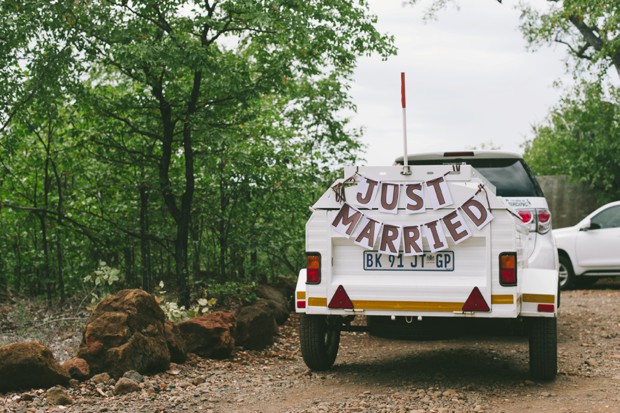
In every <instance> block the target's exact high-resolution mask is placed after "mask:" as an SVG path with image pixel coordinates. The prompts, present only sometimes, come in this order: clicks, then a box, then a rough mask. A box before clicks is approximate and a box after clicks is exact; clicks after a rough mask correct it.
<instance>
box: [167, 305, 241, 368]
mask: <svg viewBox="0 0 620 413" xmlns="http://www.w3.org/2000/svg"><path fill="white" fill-rule="evenodd" d="M177 326H178V327H179V331H180V332H181V336H182V337H183V341H184V342H185V349H186V351H187V352H188V353H195V354H197V355H199V356H201V357H210V358H226V357H229V356H230V354H231V353H232V351H233V349H234V347H235V339H234V335H235V330H236V328H237V321H236V319H235V316H234V315H233V314H230V313H224V312H221V311H218V312H215V313H211V314H205V315H203V316H200V317H196V318H192V319H189V320H185V321H182V322H180V323H179V324H177Z"/></svg>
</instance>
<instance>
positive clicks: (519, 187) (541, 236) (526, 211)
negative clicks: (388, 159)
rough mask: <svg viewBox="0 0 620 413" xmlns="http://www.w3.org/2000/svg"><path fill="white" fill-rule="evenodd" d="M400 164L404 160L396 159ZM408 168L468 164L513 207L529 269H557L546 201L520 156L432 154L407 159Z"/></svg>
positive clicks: (466, 152)
mask: <svg viewBox="0 0 620 413" xmlns="http://www.w3.org/2000/svg"><path fill="white" fill-rule="evenodd" d="M396 163H397V164H399V165H402V164H403V157H400V158H398V159H396ZM408 163H409V165H451V164H467V165H471V166H473V167H474V168H476V170H477V171H479V172H480V173H481V174H482V175H483V176H484V177H485V178H486V179H488V180H489V181H490V182H491V183H492V184H493V185H494V186H495V188H496V191H497V192H496V195H497V196H499V197H502V198H503V199H504V200H505V201H506V202H507V203H508V204H509V205H510V206H512V207H513V208H514V209H515V210H516V211H517V213H518V214H519V216H520V217H521V219H522V220H523V222H524V223H525V224H526V225H528V228H529V241H530V242H529V246H528V251H527V256H528V261H529V266H530V267H535V268H548V269H551V268H554V269H557V268H558V261H557V254H556V252H555V241H554V238H553V235H552V233H551V213H550V211H549V206H548V205H547V200H546V199H545V196H544V194H543V192H542V190H541V188H540V185H539V184H538V182H537V181H536V178H535V177H534V176H533V174H532V172H531V171H530V169H529V167H528V166H527V164H526V163H525V161H524V160H523V158H522V157H521V155H518V154H515V153H510V152H501V151H462V152H433V153H425V154H419V155H409V157H408Z"/></svg>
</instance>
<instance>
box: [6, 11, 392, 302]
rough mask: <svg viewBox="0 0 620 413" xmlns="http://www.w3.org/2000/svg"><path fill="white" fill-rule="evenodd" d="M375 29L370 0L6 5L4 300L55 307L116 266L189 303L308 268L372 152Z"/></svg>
mask: <svg viewBox="0 0 620 413" xmlns="http://www.w3.org/2000/svg"><path fill="white" fill-rule="evenodd" d="M35 3H36V4H35ZM375 23H376V18H375V17H374V16H373V15H372V14H370V13H369V10H368V5H367V3H366V2H365V1H354V2H350V1H345V0H337V1H324V0H314V1H309V2H295V1H294V2H291V1H288V0H286V1H285V0H268V1H264V2H252V1H245V0H224V1H220V2H210V1H206V2H205V1H193V0H180V1H171V0H167V1H157V2H154V1H151V0H137V1H132V2H115V1H113V2H110V1H103V0H93V1H89V2H87V3H83V2H79V1H78V2H75V1H60V2H25V3H24V2H23V1H20V0H5V1H3V2H1V3H0V39H2V41H1V42H0V88H1V89H2V90H3V94H2V96H1V97H0V141H1V142H0V143H1V144H0V205H2V210H1V211H0V212H1V213H0V224H1V225H2V227H3V228H6V230H5V231H4V232H3V233H2V234H0V247H2V248H3V251H7V253H3V254H2V256H1V257H0V261H1V264H0V265H1V266H0V269H1V270H2V272H1V273H2V274H9V275H8V277H4V278H0V288H6V287H3V286H4V285H5V284H6V285H10V287H11V288H14V289H17V290H22V291H27V292H28V293H29V294H32V295H39V294H43V293H46V294H47V296H48V299H50V298H51V294H52V293H53V292H54V291H64V289H65V285H66V289H67V290H68V291H76V290H79V289H80V287H81V282H82V278H83V274H84V273H87V272H90V271H91V270H92V268H94V267H96V266H97V263H98V262H99V261H105V262H107V263H109V265H110V267H113V268H118V269H119V270H120V271H122V273H123V274H124V275H125V277H124V280H123V286H128V287H136V286H142V287H143V288H145V289H147V290H152V284H153V280H155V279H157V280H160V279H161V280H164V281H165V282H166V284H167V285H168V286H170V287H172V288H175V289H177V290H178V291H179V292H182V294H181V300H182V301H184V302H185V304H186V308H188V305H189V302H187V300H186V299H188V298H189V294H186V293H187V288H186V287H187V285H189V284H190V283H191V282H194V281H206V282H207V284H210V283H211V281H214V280H218V281H219V282H223V281H226V280H237V281H240V282H241V281H244V282H251V281H254V280H262V281H264V280H266V279H268V278H269V277H271V276H273V275H279V274H281V273H289V274H294V273H296V272H297V271H298V268H299V267H300V266H301V265H303V259H304V256H303V250H304V238H303V230H304V222H305V220H306V218H307V216H308V206H309V205H310V204H311V203H312V202H313V201H314V199H315V197H316V196H317V195H318V194H319V193H320V192H322V191H323V190H324V189H325V188H326V187H327V185H328V182H327V180H328V179H329V174H330V171H331V170H332V169H333V167H334V165H336V164H339V163H351V162H353V161H354V160H355V159H356V157H357V155H358V151H359V149H360V142H359V131H356V130H352V129H351V128H350V127H349V125H348V120H347V119H346V118H343V117H341V116H340V113H343V109H345V110H346V109H354V105H353V104H352V102H351V100H350V96H349V83H350V79H351V76H352V73H353V69H354V67H355V64H356V61H357V58H358V57H359V56H362V55H368V54H372V53H377V54H379V55H381V56H383V57H387V56H389V55H390V54H392V53H394V47H393V45H392V39H391V38H390V37H389V36H386V35H383V34H381V33H379V32H378V31H377V30H376V29H375V27H374V25H375ZM93 279H96V278H93ZM104 284H105V283H104ZM101 285H103V284H101ZM114 285H117V284H116V283H115V284H114Z"/></svg>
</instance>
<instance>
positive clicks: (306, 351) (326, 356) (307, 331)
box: [299, 314, 340, 371]
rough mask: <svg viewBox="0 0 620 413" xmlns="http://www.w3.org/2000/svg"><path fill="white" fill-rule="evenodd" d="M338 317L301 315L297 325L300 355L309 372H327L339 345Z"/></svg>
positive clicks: (332, 363) (334, 359)
mask: <svg viewBox="0 0 620 413" xmlns="http://www.w3.org/2000/svg"><path fill="white" fill-rule="evenodd" d="M339 318H340V317H327V316H321V315H307V314H302V315H301V318H300V324H299V339H300V341H301V355H302V357H303V358H304V362H305V363H306V366H308V367H309V368H310V370H315V371H321V370H328V369H330V368H331V367H332V366H333V365H334V362H335V361H336V356H337V355H338V346H339V345H340V323H339Z"/></svg>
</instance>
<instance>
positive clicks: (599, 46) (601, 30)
mask: <svg viewBox="0 0 620 413" xmlns="http://www.w3.org/2000/svg"><path fill="white" fill-rule="evenodd" d="M548 4H549V7H548V8H546V9H545V10H544V11H541V10H540V8H538V7H533V6H532V5H528V4H527V3H522V5H521V13H522V14H521V31H522V33H523V34H524V36H525V38H526V40H527V41H528V43H529V44H530V45H531V46H533V47H538V46H540V45H544V44H551V43H560V44H563V45H565V46H566V47H567V49H568V52H569V55H570V56H571V57H573V62H574V65H575V69H576V70H577V71H579V70H580V68H581V67H583V66H584V63H585V66H586V67H587V68H588V69H595V70H596V71H600V72H603V73H604V72H605V71H606V70H607V69H608V68H609V67H614V68H615V69H616V73H617V74H618V75H619V76H620V6H619V5H618V2H617V1H616V0H601V1H588V0H570V1H568V0H564V1H560V0H548Z"/></svg>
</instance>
